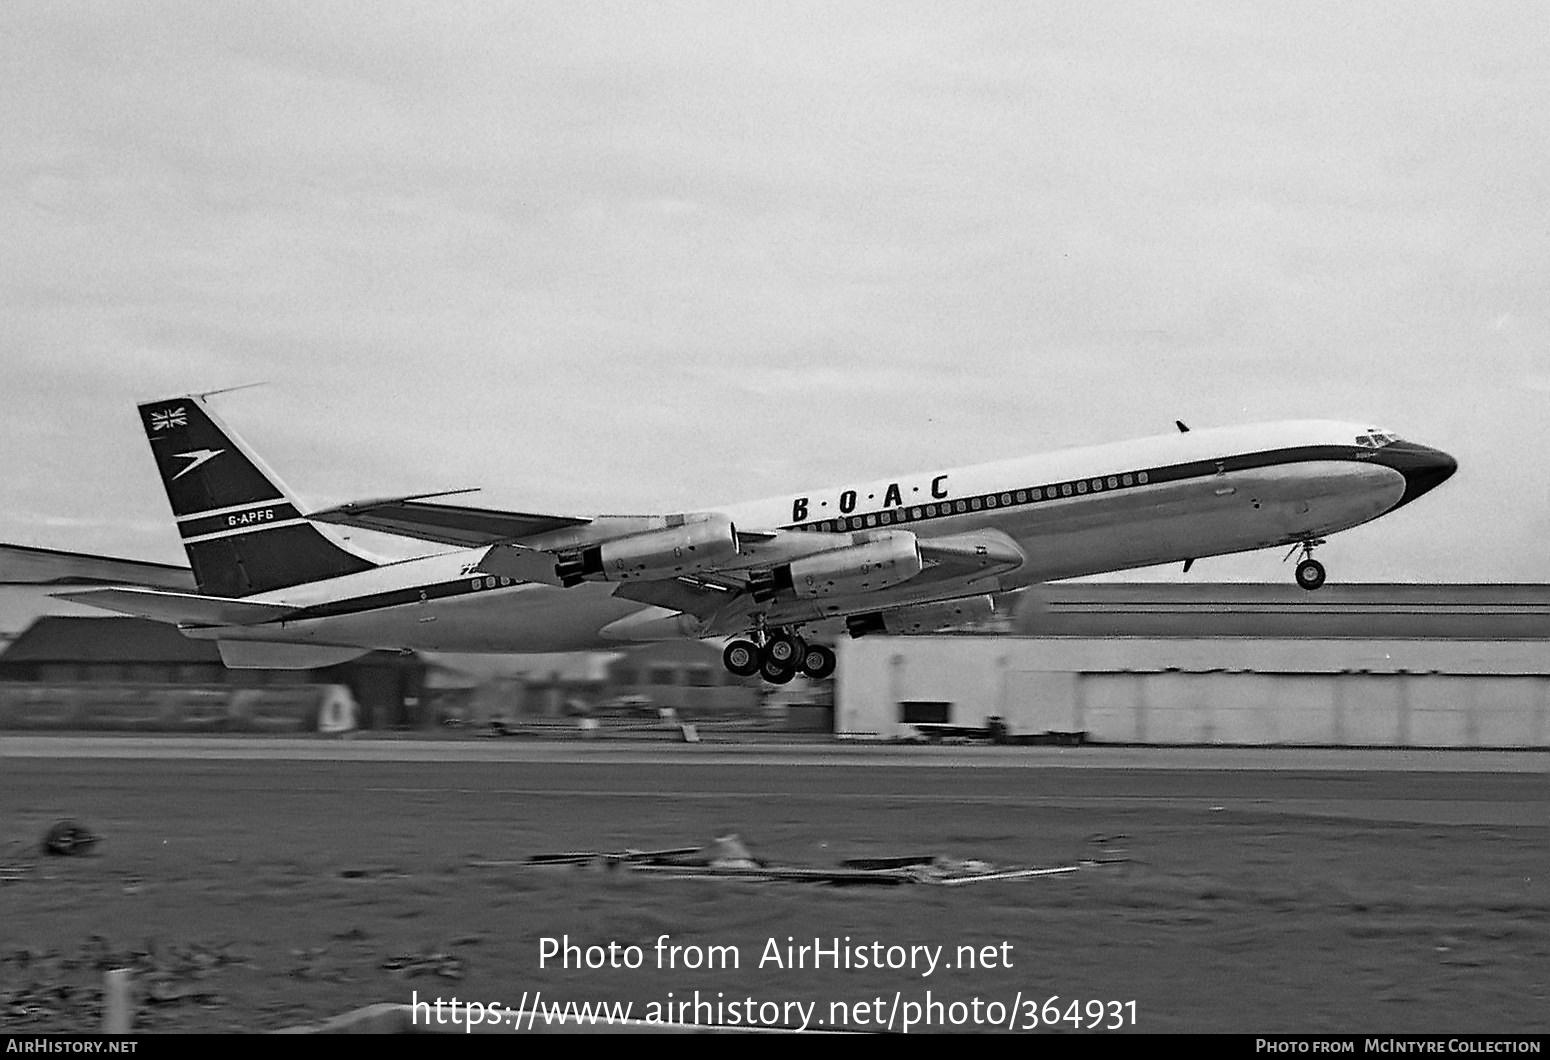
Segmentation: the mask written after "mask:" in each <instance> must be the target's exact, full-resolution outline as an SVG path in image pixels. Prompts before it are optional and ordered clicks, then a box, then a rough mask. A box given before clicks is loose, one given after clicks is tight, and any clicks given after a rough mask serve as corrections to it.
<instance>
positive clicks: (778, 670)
mask: <svg viewBox="0 0 1550 1060" xmlns="http://www.w3.org/2000/svg"><path fill="white" fill-rule="evenodd" d="M751 636H752V637H753V638H754V640H734V641H733V642H732V643H730V644H728V645H727V647H726V650H725V651H723V652H722V653H721V661H722V662H723V663H725V664H726V668H727V669H728V670H730V671H731V672H732V673H734V674H736V675H737V676H738V677H752V676H753V675H754V674H758V675H759V676H760V677H762V678H764V679H765V680H766V681H768V682H769V683H770V684H772V685H783V684H786V683H787V682H789V681H790V680H791V679H792V678H793V677H795V676H796V675H797V674H798V673H803V674H806V675H807V676H808V677H811V678H814V679H820V678H824V677H828V676H829V675H830V674H832V673H834V666H835V658H834V652H833V651H832V650H830V649H829V648H826V647H824V646H823V645H822V644H808V643H807V642H806V641H804V640H803V639H802V638H801V637H799V636H797V635H796V634H795V633H792V632H791V631H790V630H785V629H777V630H773V631H770V632H766V631H764V630H762V629H758V630H755V631H754V632H753V633H752V634H751Z"/></svg>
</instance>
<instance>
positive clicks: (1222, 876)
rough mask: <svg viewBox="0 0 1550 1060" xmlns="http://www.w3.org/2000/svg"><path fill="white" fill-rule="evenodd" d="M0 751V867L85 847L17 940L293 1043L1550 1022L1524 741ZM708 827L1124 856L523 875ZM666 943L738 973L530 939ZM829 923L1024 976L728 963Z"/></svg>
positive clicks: (1549, 786) (993, 854) (18, 907)
mask: <svg viewBox="0 0 1550 1060" xmlns="http://www.w3.org/2000/svg"><path fill="white" fill-rule="evenodd" d="M0 758H3V759H5V761H4V762H3V763H0V775H3V778H4V780H3V783H0V822H3V826H0V827H3V829H4V832H3V833H0V846H3V845H4V844H7V843H9V844H11V847H12V854H13V856H14V852H15V850H17V849H19V847H20V845H21V844H24V843H30V842H33V841H35V839H36V837H37V836H39V835H41V834H42V832H43V830H44V829H45V828H47V826H48V825H49V824H50V823H51V822H53V821H55V820H58V819H60V818H65V817H70V818H76V819H78V820H80V821H82V822H83V823H84V824H86V825H87V826H88V827H90V828H91V829H93V830H94V831H96V832H98V833H100V834H101V835H102V836H103V837H104V839H103V842H102V845H101V847H100V850H99V851H98V853H97V855H96V856H94V857H89V858H69V859H54V860H50V861H47V862H46V863H44V864H43V865H41V866H39V867H36V868H35V869H34V870H33V873H32V874H31V875H29V876H26V877H24V878H23V879H22V880H21V881H20V882H17V883H15V884H13V885H7V887H6V889H5V892H4V895H5V900H6V902H7V905H8V907H9V908H10V914H9V916H8V918H7V919H8V936H9V937H8V945H11V946H13V947H14V948H18V949H27V950H29V951H35V952H41V953H55V954H59V955H61V956H62V957H70V956H71V955H72V954H74V955H79V953H80V952H82V947H85V946H87V945H88V944H89V945H91V946H99V945H104V944H106V945H109V946H110V947H114V948H117V949H118V950H119V951H120V952H128V951H129V950H135V951H144V950H145V949H146V948H147V947H148V946H150V945H151V944H150V943H148V942H142V941H141V940H156V946H160V947H164V948H165V947H167V946H176V947H184V948H190V949H191V948H198V947H203V949H204V950H206V951H210V952H222V953H225V952H233V953H240V954H242V955H243V963H238V964H233V965H230V966H229V967H228V966H226V965H221V966H219V967H220V970H219V971H213V972H210V973H209V975H210V978H211V981H212V982H213V983H214V984H215V986H213V987H211V989H215V988H216V987H218V988H219V993H220V995H221V997H222V998H223V999H224V1003H223V1004H222V1005H219V1006H201V1005H197V1004H195V1003H192V1002H190V1003H186V1004H176V1003H169V1004H166V1005H163V1006H160V1007H157V1008H155V1009H154V1010H153V1011H150V1012H148V1014H147V1018H148V1019H153V1020H156V1021H159V1022H158V1024H157V1025H158V1026H165V1027H167V1028H168V1029H199V1028H210V1029H219V1028H223V1027H232V1028H234V1027H245V1028H265V1027H275V1026H284V1025H287V1024H293V1023H297V1022H303V1021H306V1020H313V1019H320V1018H324V1017H327V1016H330V1015H334V1014H337V1013H338V1012H341V1011H344V1010H347V1009H350V1008H353V1007H355V1006H357V1005H360V1004H365V1003H368V1002H374V1001H395V1002H403V1001H407V1000H408V998H409V996H410V993H411V991H412V990H418V991H419V992H420V994H421V995H422V996H423V995H426V994H430V993H435V992H442V993H446V994H447V995H448V996H450V995H451V994H452V993H459V994H461V996H464V997H471V996H474V997H488V998H499V999H502V1000H505V1001H506V1002H507V1003H511V1002H513V1001H515V1000H516V998H517V997H519V996H520V995H521V993H522V991H523V990H525V989H527V988H528V987H530V986H531V987H533V988H539V987H542V988H543V989H545V990H548V991H550V992H551V994H550V996H553V997H556V998H565V999H575V1000H578V1001H579V1000H587V999H599V998H616V999H621V1000H629V999H633V1000H636V1001H639V1002H641V1003H645V1002H647V1001H649V1000H651V999H652V998H656V999H661V998H663V997H665V996H666V994H667V993H668V992H670V991H676V992H677V994H676V996H679V997H682V996H684V995H685V993H686V992H688V991H692V990H694V989H699V990H702V991H713V992H714V991H729V992H735V993H736V995H737V996H739V997H741V996H744V995H757V996H761V997H772V998H807V999H811V1000H815V1001H819V1002H822V1003H824V1004H827V1003H829V1001H832V1000H835V999H842V1000H843V999H847V998H848V999H851V1000H856V999H860V998H864V997H872V996H875V995H878V994H886V995H888V996H893V994H894V992H895V991H899V992H901V996H903V997H904V998H905V999H906V1000H908V999H909V998H912V997H915V998H920V997H923V996H924V993H923V992H924V990H926V989H931V990H934V991H935V996H936V997H938V998H947V999H950V1000H951V999H964V1000H967V999H970V998H971V997H981V996H982V997H987V998H988V997H997V998H1003V995H1005V996H1004V998H1003V1001H1004V1002H1005V1003H1010V999H1011V998H1012V997H1013V996H1014V995H1019V996H1020V994H1021V992H1022V991H1025V990H1026V991H1031V992H1038V993H1039V996H1040V997H1044V996H1047V995H1056V994H1059V995H1062V996H1065V997H1078V996H1079V997H1083V998H1103V999H1112V1000H1125V999H1132V998H1133V999H1137V1001H1138V1005H1139V1009H1140V1012H1141V1013H1142V1018H1141V1020H1140V1021H1139V1022H1138V1024H1137V1026H1138V1027H1139V1028H1140V1029H1143V1030H1145V1029H1152V1030H1239V1031H1245V1030H1247V1031H1266V1032H1268V1031H1276V1030H1280V1031H1297V1030H1317V1029H1341V1030H1351V1031H1362V1030H1384V1031H1390V1030H1405V1029H1408V1030H1423V1029H1432V1030H1445V1031H1469V1030H1481V1031H1492V1030H1496V1031H1507V1030H1520V1031H1521V1030H1525V1029H1533V1028H1541V1029H1542V1028H1543V1027H1544V1026H1545V1021H1546V1018H1547V1017H1546V1013H1550V1004H1547V1002H1550V901H1547V899H1546V897H1545V895H1546V892H1545V881H1546V880H1547V879H1550V780H1547V775H1546V767H1547V765H1550V757H1547V756H1545V755H1541V754H1534V753H1491V752H1430V751H1362V750H1357V751H1346V750H1307V749H1266V750H1251V749H1145V748H1100V747H1083V748H1068V749H1057V748H1012V749H1007V748H989V747H985V748H981V747H909V748H899V747H871V746H844V745H840V746H836V745H781V746H772V745H762V746H755V745H748V746H738V747H730V746H727V745H698V746H695V745H683V744H668V743H644V742H632V743H629V744H625V743H623V742H621V743H619V744H601V743H597V744H593V743H579V742H578V743H561V742H516V741H500V740H489V741H454V740H428V741H420V740H399V739H369V738H362V739H353V740H323V739H270V738H253V737H239V738H207V737H199V738H177V737H141V736H6V737H0ZM728 833H738V834H740V835H742V836H743V838H744V839H745V840H746V841H747V842H748V843H749V844H750V846H751V847H752V849H753V850H754V852H755V854H756V856H760V857H764V858H767V859H770V860H772V861H775V862H777V863H781V864H795V865H807V866H820V867H821V866H825V865H828V866H832V865H835V864H836V863H837V862H838V861H839V860H840V859H841V858H844V857H851V856H862V855H868V856H876V855H894V854H919V853H928V854H938V855H943V856H949V857H954V858H977V859H983V860H985V861H988V862H992V863H995V864H1000V865H1035V866H1044V865H1062V864H1075V863H1077V862H1078V861H1080V860H1081V859H1084V858H1086V857H1089V856H1090V855H1092V854H1093V853H1094V852H1095V851H1119V852H1122V853H1123V854H1124V855H1125V856H1126V857H1128V858H1129V859H1130V860H1129V861H1127V862H1125V863H1123V864H1121V865H1115V866H1108V867H1097V868H1090V869H1084V870H1082V871H1081V872H1079V873H1077V874H1076V875H1075V876H1073V877H1061V878H1059V879H1056V880H1048V881H1041V882H1038V883H1030V882H1023V883H1003V884H983V885H977V886H975V887H973V888H964V889H957V888H954V889H951V890H947V889H933V888H886V889H883V890H877V889H873V888H864V889H861V890H849V889H846V890H839V891H832V890H825V889H813V888H811V887H805V886H802V885H791V884H788V885H776V884H765V885H755V884H749V883H734V884H713V883H707V882H704V881H680V882H674V881H667V880H637V879H634V878H631V877H629V876H628V874H626V875H623V876H621V875H620V874H617V873H612V874H593V873H585V872H582V873H568V874H567V873H560V874H555V873H553V872H550V873H544V872H535V871H533V870H526V871H524V869H523V868H522V865H523V862H524V860H525V858H526V857H527V856H528V855H531V854H534V853H542V852H551V851H563V850H577V849H580V850H623V849H626V848H635V849H651V848H660V847H672V846H683V845H691V846H692V845H700V844H704V843H707V842H709V841H710V839H711V838H712V837H714V836H719V835H725V834H728ZM1116 835H1122V836H1123V837H1124V838H1123V839H1119V840H1115V841H1114V842H1112V843H1110V842H1109V840H1110V839H1112V837H1114V836H1116ZM1095 836H1098V837H1104V843H1103V844H1101V845H1099V846H1095V845H1094V837H1095ZM0 860H4V859H3V858H0ZM664 933H665V934H668V935H671V936H673V937H674V938H676V939H692V940H697V941H700V942H704V943H717V944H725V945H730V946H735V947H739V948H740V949H741V952H742V953H743V954H744V956H745V961H746V963H745V964H744V966H743V967H742V969H741V970H740V971H738V972H736V973H727V972H720V973H715V974H712V973H709V972H704V971H701V972H694V973H692V974H690V973H684V972H682V971H681V970H678V971H672V972H671V973H670V974H669V973H668V972H663V971H661V970H655V971H650V974H648V972H647V971H636V972H626V971H609V970H607V969H604V970H602V971H596V972H594V971H588V970H580V971H578V970H576V969H571V970H556V969H552V968H550V969H544V968H540V967H539V965H538V962H537V959H536V956H537V952H538V947H539V944H540V940H541V939H542V938H545V937H559V936H562V935H568V936H569V937H571V938H573V939H578V940H583V941H585V942H589V943H592V942H604V943H606V942H607V941H609V940H610V939H623V940H630V941H634V942H638V943H645V942H649V941H650V940H653V939H655V938H656V937H657V936H659V935H661V934H664ZM845 935H854V936H855V937H856V938H867V939H872V938H876V939H879V940H881V941H883V942H888V943H894V942H897V943H900V944H904V943H910V944H915V943H921V944H931V945H937V944H940V945H945V946H949V947H951V946H955V945H958V944H960V943H964V942H970V943H984V944H993V943H994V944H999V943H1000V942H1005V943H1006V944H1007V945H1009V946H1010V947H1012V952H1014V953H1015V954H1016V955H1017V963H1016V964H1015V966H1013V967H1010V968H1005V969H999V970H989V971H987V970H978V971H975V972H972V973H970V972H961V971H955V972H953V973H952V974H951V975H950V976H947V977H945V978H944V977H943V976H940V975H939V976H938V977H937V978H935V979H922V978H921V977H920V976H918V975H914V974H911V973H907V972H899V973H893V972H887V973H869V974H866V975H862V974H858V973H855V972H851V971H843V970H841V971H835V970H821V971H813V970H811V969H809V970H807V971H804V972H802V973H800V974H796V973H790V972H781V971H778V970H770V969H764V968H760V967H755V966H754V957H755V956H756V955H757V954H758V953H759V952H760V950H761V947H762V946H763V945H765V944H766V942H767V940H768V939H770V938H779V939H781V940H784V939H786V938H787V937H792V938H796V939H804V938H806V939H812V938H814V937H824V938H828V937H834V936H845ZM94 937H97V938H101V939H104V940H106V943H96V942H91V943H88V940H91V939H92V938H94ZM151 948H153V949H154V948H155V947H151ZM406 954H409V955H413V954H420V955H422V956H425V959H426V960H427V961H428V960H429V959H430V958H429V956H428V955H440V956H439V957H438V958H437V959H438V960H439V959H441V957H446V959H448V960H451V959H453V958H455V959H456V961H457V962H459V963H458V965H457V966H458V968H460V969H461V971H460V972H459V975H460V976H461V978H458V979H455V980H450V981H443V979H441V978H438V977H437V975H436V974H435V973H433V972H427V973H425V977H415V976H414V975H413V973H410V972H404V971H401V970H400V971H394V970H391V969H394V968H402V967H404V961H405V959H406V958H405V955H406ZM448 955H450V956H448ZM126 959H129V958H126ZM133 959H135V960H141V961H142V962H143V961H144V960H146V958H144V957H143V956H142V957H134V958H133ZM419 959H420V958H418V957H417V958H415V960H419ZM77 963H79V962H77ZM412 966H413V965H412V962H411V967H412ZM37 967H39V962H38V961H33V962H32V963H31V964H30V965H29V966H28V968H29V969H36V968H37ZM0 970H5V969H3V965H0ZM23 974H25V975H32V974H34V973H33V971H29V970H27V969H18V968H11V969H8V970H5V975H6V976H10V979H9V980H7V981H8V982H10V983H12V984H14V983H16V982H20V981H22V980H18V979H16V978H15V977H16V976H18V975H23ZM4 985H5V984H4V983H0V986H4ZM728 996H731V994H730V993H729V995H728ZM60 1018H61V1019H63V1018H64V1017H60ZM57 1025H58V1024H56V1026H57ZM45 1026H48V1024H46V1023H37V1024H33V1025H29V1027H31V1028H33V1029H43V1028H44V1027H45Z"/></svg>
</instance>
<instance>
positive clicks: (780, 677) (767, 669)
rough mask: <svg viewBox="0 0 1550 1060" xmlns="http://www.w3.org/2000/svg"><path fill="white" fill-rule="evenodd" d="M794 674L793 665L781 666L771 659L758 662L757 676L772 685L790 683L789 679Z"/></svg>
mask: <svg viewBox="0 0 1550 1060" xmlns="http://www.w3.org/2000/svg"><path fill="white" fill-rule="evenodd" d="M796 675H797V671H796V667H794V666H781V665H779V664H778V663H776V662H774V661H773V660H765V661H764V662H763V663H760V664H759V676H760V677H762V678H764V679H765V680H766V681H768V682H769V683H770V684H772V685H785V684H790V683H791V679H792V678H793V677H795V676H796Z"/></svg>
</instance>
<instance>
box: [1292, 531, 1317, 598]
mask: <svg viewBox="0 0 1550 1060" xmlns="http://www.w3.org/2000/svg"><path fill="white" fill-rule="evenodd" d="M1323 543H1324V542H1323V540H1322V539H1314V538H1309V539H1308V540H1306V541H1304V542H1302V544H1300V545H1296V546H1294V547H1293V548H1292V551H1291V552H1288V553H1287V554H1286V558H1287V559H1291V558H1292V556H1293V555H1295V554H1296V552H1297V549H1299V548H1300V549H1302V560H1301V562H1299V563H1298V564H1297V584H1298V585H1300V586H1302V587H1303V588H1304V589H1306V590H1308V591H1309V592H1310V593H1311V592H1312V591H1313V590H1315V589H1317V588H1319V587H1320V586H1321V585H1323V584H1324V564H1322V563H1320V562H1319V561H1318V560H1316V559H1314V558H1313V547H1314V546H1315V545H1322V544H1323Z"/></svg>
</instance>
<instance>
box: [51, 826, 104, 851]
mask: <svg viewBox="0 0 1550 1060" xmlns="http://www.w3.org/2000/svg"><path fill="white" fill-rule="evenodd" d="M101 841H102V837H101V836H99V835H93V834H92V833H91V831H90V830H89V829H87V828H86V827H85V826H84V825H82V824H80V823H79V822H78V821H59V822H57V823H55V824H54V826H53V827H52V828H50V829H49V830H48V831H47V832H46V833H45V834H44V836H43V853H45V854H54V855H57V856H59V857H70V856H72V855H74V854H85V853H88V852H89V851H90V850H91V848H92V847H94V846H96V845H97V844H98V843H99V842H101Z"/></svg>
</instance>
